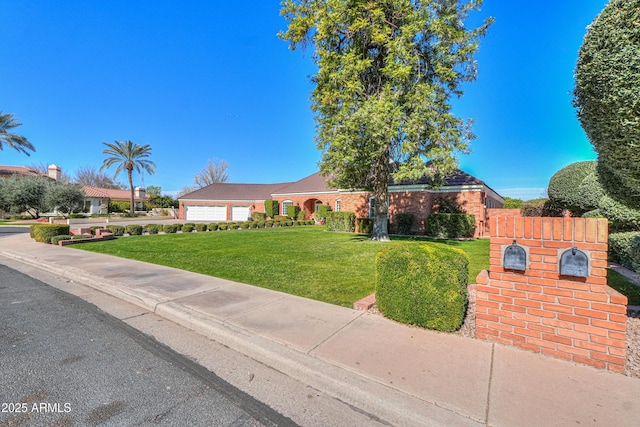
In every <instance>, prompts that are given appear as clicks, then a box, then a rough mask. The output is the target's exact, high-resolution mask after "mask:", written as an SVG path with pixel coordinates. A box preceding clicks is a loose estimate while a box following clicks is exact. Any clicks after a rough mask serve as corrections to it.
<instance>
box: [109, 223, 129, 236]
mask: <svg viewBox="0 0 640 427" xmlns="http://www.w3.org/2000/svg"><path fill="white" fill-rule="evenodd" d="M105 228H106V229H107V230H109V231H110V232H111V234H113V235H114V236H124V227H123V226H121V225H107V226H106V227H105Z"/></svg>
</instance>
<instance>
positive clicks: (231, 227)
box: [227, 222, 240, 230]
mask: <svg viewBox="0 0 640 427" xmlns="http://www.w3.org/2000/svg"><path fill="white" fill-rule="evenodd" d="M227 226H228V227H229V230H237V229H239V228H240V224H238V223H237V222H228V223H227Z"/></svg>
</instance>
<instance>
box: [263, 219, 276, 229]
mask: <svg viewBox="0 0 640 427" xmlns="http://www.w3.org/2000/svg"><path fill="white" fill-rule="evenodd" d="M273 223H274V221H273V220H272V219H268V220H266V221H265V222H264V226H265V228H271V227H273V226H274V224H273Z"/></svg>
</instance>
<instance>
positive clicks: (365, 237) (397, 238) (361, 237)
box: [350, 234, 467, 246]
mask: <svg viewBox="0 0 640 427" xmlns="http://www.w3.org/2000/svg"><path fill="white" fill-rule="evenodd" d="M389 238H390V239H391V241H392V242H433V243H442V244H443V245H451V246H460V244H461V242H463V241H467V240H446V239H434V238H432V237H426V236H395V235H389ZM350 240H351V241H352V242H369V241H371V234H358V235H355V236H353V237H351V239H350Z"/></svg>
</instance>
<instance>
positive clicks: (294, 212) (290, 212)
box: [287, 205, 300, 219]
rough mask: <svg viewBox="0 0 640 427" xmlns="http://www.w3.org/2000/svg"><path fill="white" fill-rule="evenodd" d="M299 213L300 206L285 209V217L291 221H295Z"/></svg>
mask: <svg viewBox="0 0 640 427" xmlns="http://www.w3.org/2000/svg"><path fill="white" fill-rule="evenodd" d="M299 213H300V206H297V205H291V206H289V207H288V208H287V217H288V218H291V219H296V218H297V217H298V214H299Z"/></svg>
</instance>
